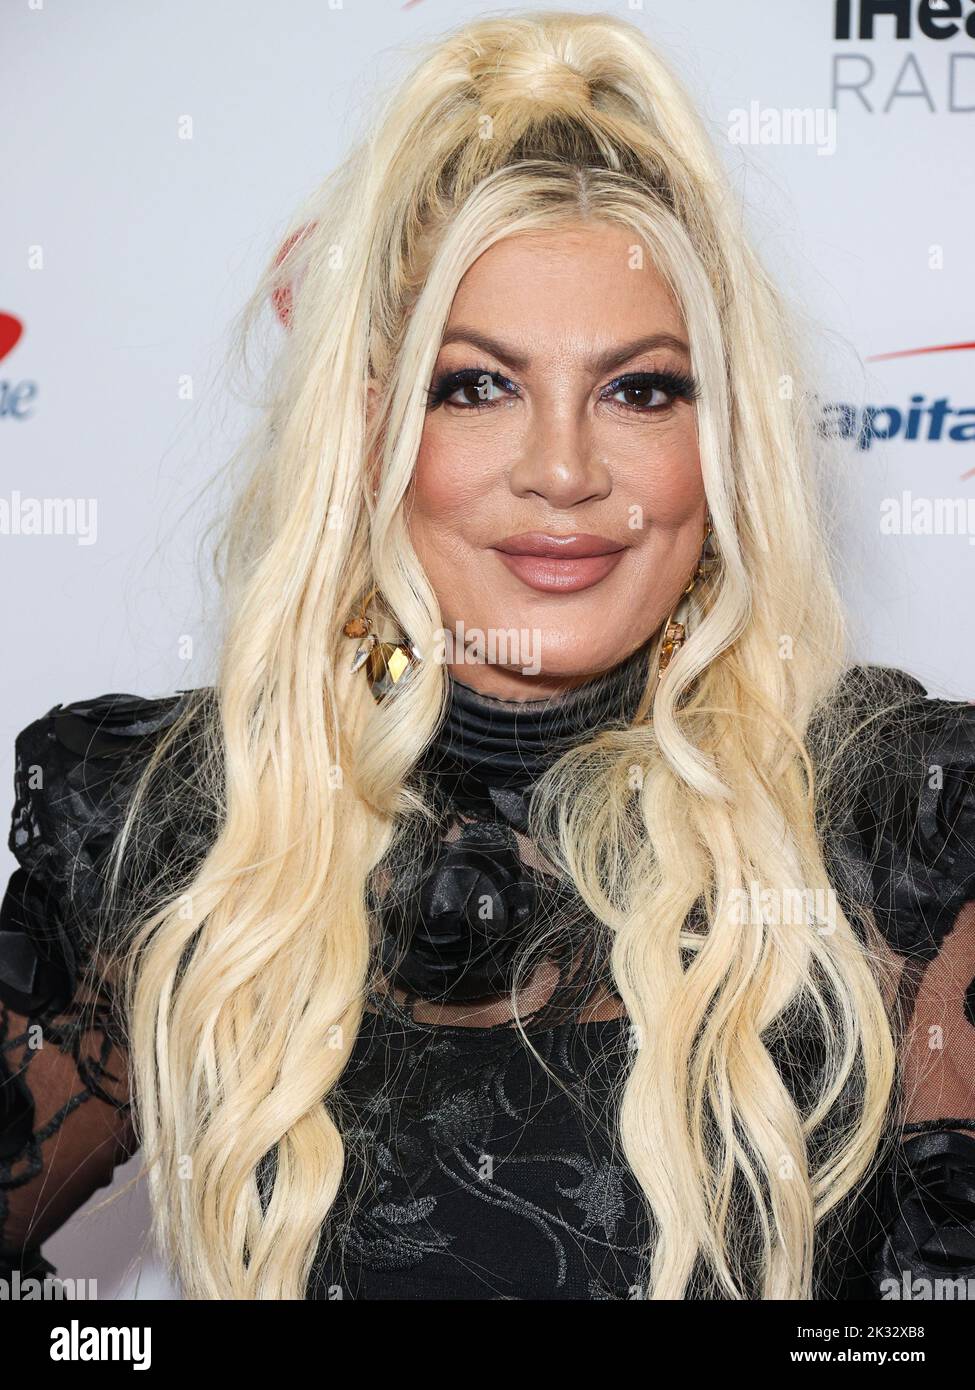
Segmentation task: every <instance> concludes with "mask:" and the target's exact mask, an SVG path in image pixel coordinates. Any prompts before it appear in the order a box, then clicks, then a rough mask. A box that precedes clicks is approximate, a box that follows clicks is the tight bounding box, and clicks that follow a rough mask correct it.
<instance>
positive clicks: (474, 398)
mask: <svg viewBox="0 0 975 1390" xmlns="http://www.w3.org/2000/svg"><path fill="white" fill-rule="evenodd" d="M496 391H497V386H496V383H495V381H494V378H493V377H491V376H489V375H488V374H487V373H486V372H485V373H484V374H483V375H482V376H479V377H478V378H477V379H476V380H473V379H471V380H468V381H464V382H462V383H461V385H460V386H458V387H457V389H456V390H455V391H454V392H452V393H451V395H450V396H448V397H447V398H446V399H447V400H448V401H449V402H450V404H451V405H482V404H483V403H484V402H485V401H492V400H494V399H495V392H496ZM500 394H501V392H498V395H500ZM457 396H459V397H460V398H461V399H460V400H455V399H454V398H455V397H457Z"/></svg>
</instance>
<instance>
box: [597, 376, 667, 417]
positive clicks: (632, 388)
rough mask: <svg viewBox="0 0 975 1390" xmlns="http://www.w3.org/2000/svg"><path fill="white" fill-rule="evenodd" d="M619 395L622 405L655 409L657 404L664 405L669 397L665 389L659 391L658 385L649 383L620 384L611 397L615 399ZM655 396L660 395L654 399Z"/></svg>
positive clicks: (638, 408)
mask: <svg viewBox="0 0 975 1390" xmlns="http://www.w3.org/2000/svg"><path fill="white" fill-rule="evenodd" d="M619 396H622V398H623V404H624V405H630V406H633V407H634V408H635V409H637V410H640V409H645V410H651V409H655V408H656V407H658V406H661V405H666V404H667V402H668V400H669V399H670V397H669V396H668V395H667V392H666V391H661V389H660V387H659V386H652V385H650V384H649V383H647V384H646V385H633V384H631V385H628V386H621V387H620V388H619V390H618V391H614V393H613V395H612V397H611V399H613V400H615V399H616V398H617V397H619ZM655 396H659V397H662V399H660V400H654V397H655Z"/></svg>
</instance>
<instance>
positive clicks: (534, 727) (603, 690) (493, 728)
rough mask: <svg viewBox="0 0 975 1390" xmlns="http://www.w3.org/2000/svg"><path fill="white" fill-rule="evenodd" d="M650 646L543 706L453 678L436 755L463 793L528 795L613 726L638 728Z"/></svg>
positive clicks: (546, 699)
mask: <svg viewBox="0 0 975 1390" xmlns="http://www.w3.org/2000/svg"><path fill="white" fill-rule="evenodd" d="M648 657H649V647H648V646H644V647H640V648H638V649H637V650H636V651H635V652H633V653H632V654H631V655H630V656H628V657H627V658H626V659H625V660H624V661H622V662H620V663H619V664H618V665H616V666H614V667H612V668H611V669H610V670H608V671H604V672H602V673H601V674H600V675H598V676H594V677H593V678H592V679H591V680H587V681H585V682H583V683H582V684H581V685H576V686H572V687H570V688H568V689H566V690H564V691H560V692H558V693H557V694H554V695H549V696H546V697H544V698H542V699H535V700H507V699H501V698H499V697H498V696H494V695H485V694H482V693H481V692H480V691H477V690H474V689H473V688H472V687H471V686H469V685H465V684H463V682H461V681H459V680H457V679H456V678H455V677H454V676H453V675H451V676H450V678H449V679H450V693H449V701H448V706H447V713H446V716H445V719H444V721H443V723H442V725H441V727H440V729H439V731H438V734H437V737H436V739H435V741H434V745H433V747H432V749H431V752H432V753H433V756H434V762H433V766H435V768H436V769H437V771H438V773H446V774H447V775H448V776H452V777H453V779H454V781H455V784H456V789H457V790H458V791H461V792H467V793H468V794H473V795H475V796H478V795H480V796H483V794H484V793H485V792H486V791H488V790H489V789H498V788H507V789H511V790H515V789H517V790H525V789H527V788H529V787H531V785H533V784H534V782H535V781H536V780H537V779H538V777H539V776H540V775H541V774H542V773H543V772H544V771H545V769H546V768H547V767H548V766H549V765H550V764H551V763H553V762H554V761H555V759H556V758H557V757H558V756H559V754H560V753H562V752H564V751H565V749H566V748H568V747H571V746H572V745H573V744H574V743H578V742H581V741H582V739H584V738H585V737H587V736H588V735H589V734H591V733H593V732H595V731H597V730H599V729H601V728H606V727H608V726H609V725H611V724H616V723H622V724H628V723H630V722H631V721H632V719H633V716H634V714H635V712H636V708H637V705H638V703H639V699H640V696H641V694H642V692H643V690H644V688H645V685H646V679H647V662H648Z"/></svg>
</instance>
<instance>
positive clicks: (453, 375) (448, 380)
mask: <svg viewBox="0 0 975 1390" xmlns="http://www.w3.org/2000/svg"><path fill="white" fill-rule="evenodd" d="M484 377H490V379H491V381H493V382H494V384H495V386H499V387H501V389H502V390H505V391H510V392H512V393H514V394H517V391H516V390H515V387H514V385H513V383H512V382H510V381H509V380H508V379H507V377H504V376H502V375H501V373H500V372H495V371H492V370H491V368H490V367H462V368H461V369H460V371H456V372H445V373H444V375H443V376H439V377H437V379H436V381H434V383H433V385H432V386H428V387H427V389H426V396H427V402H426V405H427V409H428V410H435V409H436V407H437V406H438V405H442V404H443V402H444V401H445V400H447V398H448V397H449V396H452V395H453V394H454V392H455V391H456V390H458V389H459V388H460V387H461V386H467V385H471V384H472V385H474V386H476V385H477V384H478V382H480V381H482V380H483V379H484ZM491 404H492V402H490V401H485V402H484V405H491ZM481 408H482V407H481V406H477V405H470V404H468V405H466V406H462V407H461V409H463V410H480V409H481Z"/></svg>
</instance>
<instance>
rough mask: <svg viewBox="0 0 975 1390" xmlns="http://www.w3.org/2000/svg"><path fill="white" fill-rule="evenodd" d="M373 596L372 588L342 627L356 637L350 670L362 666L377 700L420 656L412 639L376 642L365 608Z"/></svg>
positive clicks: (385, 693)
mask: <svg viewBox="0 0 975 1390" xmlns="http://www.w3.org/2000/svg"><path fill="white" fill-rule="evenodd" d="M375 597H376V589H375V588H373V589H372V590H371V591H370V593H369V595H368V597H367V598H366V600H365V602H364V603H363V604H362V607H361V608H360V610H359V612H358V614H357V615H356V616H355V617H353V618H350V619H349V620H348V622H347V623H345V624H344V625H343V627H342V631H343V633H344V634H345V636H346V637H354V638H357V639H358V640H359V646H358V647H357V649H356V654H355V656H354V657H353V658H352V666H351V670H352V671H353V672H355V671H358V670H359V668H360V667H361V666H365V668H366V678H367V680H368V681H369V689H370V690H371V691H372V693H373V696H374V698H375V700H376V702H377V704H378V702H379V701H380V700H382V699H383V698H384V697H385V696H386V695H388V694H389V692H390V691H391V690H392V689H393V687H394V686H395V685H396V684H397V682H398V681H400V680H401V679H402V678H403V676H404V675H405V674H406V672H407V671H409V670H410V669H411V667H413V666H415V665H416V664H417V662H418V661H421V660H422V657H421V654H420V649H419V647H417V646H416V645H415V643H412V642H380V640H379V638H378V637H377V636H376V634H375V633H374V632H373V631H372V619H371V618H370V617H369V614H368V611H367V610H368V608H369V605H370V603H372V601H373V599H374V598H375Z"/></svg>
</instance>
